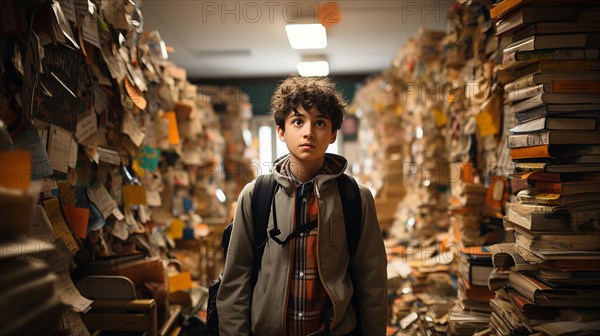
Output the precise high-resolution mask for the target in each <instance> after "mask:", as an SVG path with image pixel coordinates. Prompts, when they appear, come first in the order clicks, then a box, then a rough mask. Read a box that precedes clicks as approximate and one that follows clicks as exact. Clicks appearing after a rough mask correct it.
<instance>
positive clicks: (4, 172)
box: [0, 151, 31, 190]
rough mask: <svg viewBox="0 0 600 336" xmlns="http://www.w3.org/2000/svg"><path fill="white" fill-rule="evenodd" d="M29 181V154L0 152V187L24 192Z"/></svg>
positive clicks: (23, 152)
mask: <svg viewBox="0 0 600 336" xmlns="http://www.w3.org/2000/svg"><path fill="white" fill-rule="evenodd" d="M30 181H31V153H29V152H27V151H2V152H0V186H1V187H5V188H14V189H21V190H26V189H27V188H29V183H30Z"/></svg>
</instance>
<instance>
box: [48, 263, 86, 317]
mask: <svg viewBox="0 0 600 336" xmlns="http://www.w3.org/2000/svg"><path fill="white" fill-rule="evenodd" d="M57 275H58V280H57V281H56V283H55V284H56V285H55V289H56V294H57V295H58V297H60V299H61V300H62V302H64V303H66V304H68V305H69V306H71V308H72V309H73V310H74V311H76V312H78V313H86V312H88V311H89V310H90V309H92V307H91V305H92V302H93V301H92V300H89V299H86V298H85V297H83V296H81V293H80V292H79V290H78V289H77V287H75V284H73V280H71V276H70V275H69V272H60V273H58V274H57Z"/></svg>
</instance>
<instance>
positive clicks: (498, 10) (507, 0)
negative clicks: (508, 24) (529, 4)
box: [490, 0, 524, 20]
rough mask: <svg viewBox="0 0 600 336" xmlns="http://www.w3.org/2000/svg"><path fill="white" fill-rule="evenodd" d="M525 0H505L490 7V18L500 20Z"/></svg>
mask: <svg viewBox="0 0 600 336" xmlns="http://www.w3.org/2000/svg"><path fill="white" fill-rule="evenodd" d="M523 2H524V1H523V0H504V1H502V2H500V3H499V4H497V5H496V6H495V7H492V8H491V9H490V18H491V19H492V20H498V19H500V18H502V17H504V16H506V15H507V14H508V13H509V12H511V11H512V9H513V8H516V7H518V6H520V5H521V4H522V3H523Z"/></svg>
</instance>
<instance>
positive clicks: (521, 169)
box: [515, 162, 546, 173]
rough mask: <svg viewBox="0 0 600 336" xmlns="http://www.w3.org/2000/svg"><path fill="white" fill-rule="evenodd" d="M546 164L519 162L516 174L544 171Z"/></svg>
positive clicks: (516, 164)
mask: <svg viewBox="0 0 600 336" xmlns="http://www.w3.org/2000/svg"><path fill="white" fill-rule="evenodd" d="M545 165H546V164H545V163H529V162H519V163H515V172H517V173H525V172H532V171H536V170H543V169H544V166H545Z"/></svg>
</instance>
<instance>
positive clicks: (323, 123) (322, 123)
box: [315, 120, 325, 127]
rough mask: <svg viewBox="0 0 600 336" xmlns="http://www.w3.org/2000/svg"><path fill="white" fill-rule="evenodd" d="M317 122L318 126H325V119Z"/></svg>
mask: <svg viewBox="0 0 600 336" xmlns="http://www.w3.org/2000/svg"><path fill="white" fill-rule="evenodd" d="M315 124H316V125H317V126H319V127H323V126H325V121H323V120H318V121H317V122H316V123H315Z"/></svg>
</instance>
